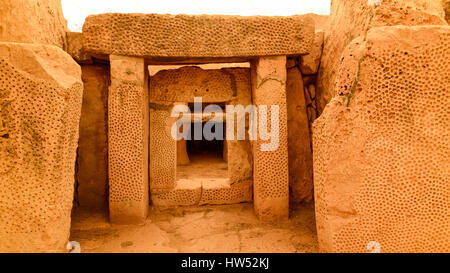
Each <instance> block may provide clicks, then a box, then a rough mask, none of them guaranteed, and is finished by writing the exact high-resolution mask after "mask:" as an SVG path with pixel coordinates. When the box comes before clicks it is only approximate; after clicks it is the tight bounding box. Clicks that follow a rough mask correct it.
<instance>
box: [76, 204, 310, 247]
mask: <svg viewBox="0 0 450 273" xmlns="http://www.w3.org/2000/svg"><path fill="white" fill-rule="evenodd" d="M72 219H73V220H72V231H71V240H73V241H78V242H79V243H80V244H81V249H82V252H84V253H92V252H94V253H105V252H108V253H117V252H120V253H122V252H123V253H173V252H180V253H185V252H188V253H189V252H193V253H211V252H212V253H221V252H231V253H258V252H288V253H311V252H317V251H318V246H317V236H316V227H315V219H314V204H313V202H311V203H308V204H305V205H300V206H296V207H294V208H292V209H291V217H290V219H289V220H286V221H280V222H277V223H264V222H261V221H259V220H258V219H257V218H256V217H255V214H254V212H253V204H247V203H246V204H236V205H225V206H200V207H176V208H165V209H160V208H155V207H151V209H150V215H149V217H148V219H147V221H146V223H145V225H142V226H117V225H110V224H109V223H108V219H107V216H106V215H105V214H104V213H101V212H97V213H95V212H92V211H89V212H87V211H82V210H79V209H78V210H76V211H74V213H73V217H72Z"/></svg>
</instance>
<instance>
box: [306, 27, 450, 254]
mask: <svg viewBox="0 0 450 273" xmlns="http://www.w3.org/2000/svg"><path fill="white" fill-rule="evenodd" d="M449 44H450V27H448V26H423V27H420V26H414V27H407V26H394V27H379V28H373V29H371V30H369V32H368V33H367V37H366V39H365V40H363V39H362V38H359V39H356V40H354V41H353V42H352V43H351V44H350V45H349V46H348V47H347V48H346V49H345V51H344V53H343V54H342V62H341V64H340V66H339V70H338V71H339V72H338V79H337V82H336V84H335V89H336V93H337V94H339V95H337V96H335V97H334V98H333V99H332V101H331V102H330V103H329V104H328V105H327V106H326V108H325V110H324V112H323V114H322V115H321V117H320V118H319V119H317V120H316V122H315V124H314V139H313V142H314V179H315V181H314V184H315V201H316V220H317V231H318V238H319V246H320V249H321V251H325V252H369V251H370V250H368V249H367V245H368V243H369V242H372V241H375V242H377V243H379V246H380V247H381V251H382V252H449V251H450V236H449V234H450V225H449V215H450V198H449V197H450V169H449V166H450V164H449V163H450V161H449V160H450V142H449V140H450V137H449V136H450V123H449V120H450V113H449V111H448V106H449V105H450V96H449V94H450V90H449V89H450V86H449V81H448V80H449V77H450V74H449V73H450V72H449V70H448V67H449V66H450V48H449V46H448V45H449Z"/></svg>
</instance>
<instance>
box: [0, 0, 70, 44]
mask: <svg viewBox="0 0 450 273" xmlns="http://www.w3.org/2000/svg"><path fill="white" fill-rule="evenodd" d="M67 30H68V29H67V21H66V19H65V18H64V16H63V11H62V7H61V0H1V1H0V41H2V42H16V43H37V44H50V45H56V46H58V47H60V48H63V49H65V48H66V46H65V44H66V31H67Z"/></svg>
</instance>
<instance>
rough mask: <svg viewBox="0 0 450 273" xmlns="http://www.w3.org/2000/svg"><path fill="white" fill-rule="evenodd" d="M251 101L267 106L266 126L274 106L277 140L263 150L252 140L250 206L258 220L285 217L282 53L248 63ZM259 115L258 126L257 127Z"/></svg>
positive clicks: (286, 175)
mask: <svg viewBox="0 0 450 273" xmlns="http://www.w3.org/2000/svg"><path fill="white" fill-rule="evenodd" d="M252 82H253V83H252V84H253V103H254V104H255V105H256V106H257V108H258V109H260V108H261V106H264V105H266V106H268V107H267V108H268V110H267V120H264V121H265V122H266V123H267V128H268V130H270V128H271V127H272V126H273V125H272V122H271V116H272V113H273V112H272V107H271V106H272V105H273V106H278V109H279V117H278V119H277V120H276V121H277V122H278V125H279V131H278V142H274V143H273V145H271V146H270V147H267V148H270V149H269V150H272V151H264V150H263V149H262V144H269V141H266V140H262V138H261V135H260V134H259V133H258V140H256V141H254V143H253V162H254V163H253V169H254V171H253V173H254V186H253V191H254V207H255V212H256V215H257V216H258V218H260V219H261V220H277V219H285V218H288V216H289V172H288V169H289V167H288V149H287V146H288V143H287V142H288V141H287V135H288V134H287V109H286V104H287V103H286V56H280V57H262V58H259V59H258V60H256V61H255V62H254V63H253V64H252ZM261 122H262V119H261V115H259V119H258V128H260V127H261Z"/></svg>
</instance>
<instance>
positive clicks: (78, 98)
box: [0, 6, 83, 252]
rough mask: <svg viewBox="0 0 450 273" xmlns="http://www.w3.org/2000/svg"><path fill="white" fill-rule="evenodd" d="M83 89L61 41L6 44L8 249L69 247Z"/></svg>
mask: <svg viewBox="0 0 450 273" xmlns="http://www.w3.org/2000/svg"><path fill="white" fill-rule="evenodd" d="M2 7H3V6H2ZM82 95H83V84H82V82H81V70H80V67H79V65H78V64H77V63H76V62H75V61H74V60H73V59H72V58H70V56H69V55H68V54H66V53H65V52H64V51H62V50H61V49H60V48H58V47H56V46H47V45H34V44H18V43H0V252H63V251H65V244H66V243H67V242H68V240H69V230H70V213H71V209H72V202H73V195H74V176H75V173H74V166H75V157H76V148H77V145H78V127H79V119H80V114H81V103H82Z"/></svg>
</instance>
